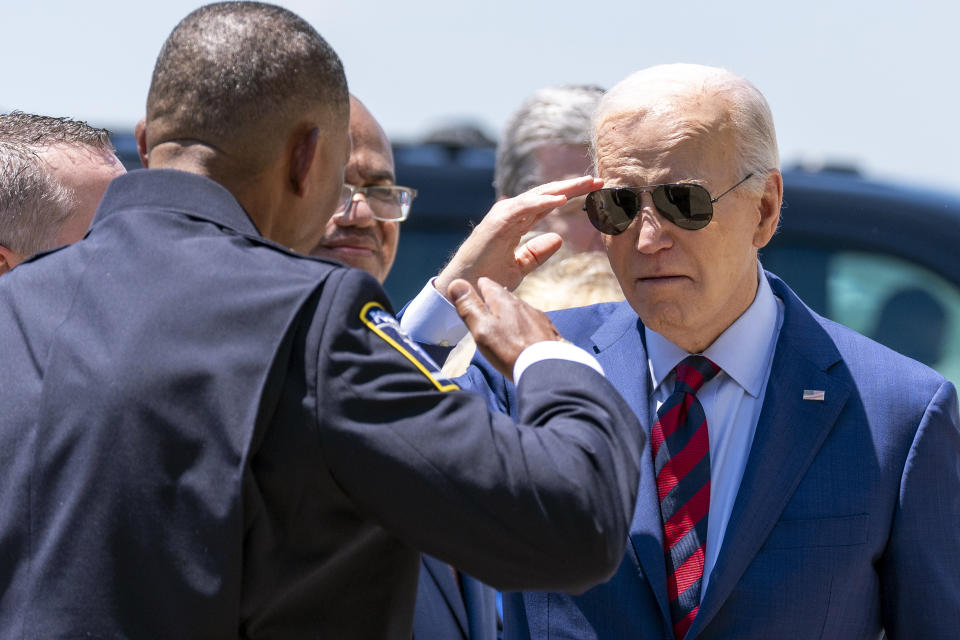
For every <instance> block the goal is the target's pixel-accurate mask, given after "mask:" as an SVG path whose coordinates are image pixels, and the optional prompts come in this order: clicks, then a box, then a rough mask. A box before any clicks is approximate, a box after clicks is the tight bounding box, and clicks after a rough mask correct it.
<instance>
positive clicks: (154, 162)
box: [149, 140, 285, 244]
mask: <svg viewBox="0 0 960 640" xmlns="http://www.w3.org/2000/svg"><path fill="white" fill-rule="evenodd" d="M149 158H150V168H151V169H175V170H177V171H186V172H188V173H193V174H196V175H200V176H203V177H205V178H209V179H211V180H213V181H214V182H218V183H219V184H221V185H223V187H225V188H226V189H227V190H228V191H229V192H230V193H231V194H233V197H234V198H236V199H237V202H239V203H240V206H241V207H243V209H244V211H246V212H247V215H249V216H250V219H251V220H253V223H254V224H255V225H256V227H257V230H258V231H259V232H260V233H261V235H263V236H264V237H266V238H270V239H272V240H275V241H277V242H280V243H281V244H285V243H284V241H283V239H282V238H277V237H275V234H274V229H275V227H276V223H275V221H276V220H278V219H279V214H280V209H281V207H278V206H277V203H278V202H279V201H280V200H279V198H278V194H276V193H275V189H274V188H272V185H274V184H277V182H276V181H275V180H270V177H271V172H270V171H268V170H264V169H261V170H257V168H255V167H251V166H245V165H243V164H242V163H239V162H237V161H236V160H234V159H232V158H230V157H229V156H228V155H227V154H226V153H224V152H223V151H221V150H220V149H217V148H216V147H214V146H212V145H210V144H207V143H204V142H200V141H196V140H174V141H168V142H164V143H162V144H159V145H157V146H156V147H154V148H153V149H151V150H150V156H149Z"/></svg>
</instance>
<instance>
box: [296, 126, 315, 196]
mask: <svg viewBox="0 0 960 640" xmlns="http://www.w3.org/2000/svg"><path fill="white" fill-rule="evenodd" d="M319 140H320V129H319V128H318V127H314V128H313V129H311V130H310V131H307V132H306V133H303V134H300V135H299V136H298V137H297V139H296V140H294V142H293V148H292V150H291V151H290V184H291V186H292V187H293V191H294V193H296V194H297V195H298V196H302V195H303V194H304V193H305V192H306V188H307V175H308V174H309V173H310V168H311V167H312V166H313V161H314V159H315V158H316V154H317V143H318V142H319Z"/></svg>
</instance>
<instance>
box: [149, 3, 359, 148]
mask: <svg viewBox="0 0 960 640" xmlns="http://www.w3.org/2000/svg"><path fill="white" fill-rule="evenodd" d="M316 109H326V110H329V111H330V114H331V115H332V116H334V117H339V118H342V119H343V121H344V122H345V121H346V118H347V114H348V94H347V81H346V77H345V75H344V73H343V66H342V64H341V62H340V58H339V57H338V56H337V54H336V52H335V51H334V50H333V49H332V48H331V47H330V46H329V45H328V44H327V42H326V41H325V40H324V39H323V38H322V37H321V36H320V34H318V33H317V32H316V30H315V29H314V28H313V27H311V26H310V25H309V24H308V23H307V22H305V21H304V20H303V19H302V18H300V17H299V16H297V15H296V14H294V13H292V12H290V11H288V10H287V9H283V8H281V7H277V6H273V5H269V4H263V3H259V2H221V3H214V4H209V5H206V6H204V7H201V8H199V9H197V10H196V11H194V12H192V13H191V14H189V15H188V16H187V17H186V18H184V19H183V20H182V21H181V22H180V23H179V24H178V25H177V26H176V27H175V28H174V30H173V31H172V32H171V34H170V36H169V38H167V41H166V42H165V43H164V45H163V48H162V49H161V51H160V55H159V56H158V58H157V62H156V65H155V67H154V71H153V78H152V81H151V84H150V91H149V94H148V97H147V147H148V150H149V149H152V148H154V147H156V146H157V145H158V144H162V143H164V142H168V141H181V142H184V141H185V142H188V143H192V142H200V143H203V144H206V145H208V146H210V147H212V148H214V149H216V150H217V151H219V152H222V153H226V154H228V155H232V156H233V157H234V159H235V161H237V162H240V163H242V164H243V163H246V164H249V163H253V164H257V163H258V162H259V161H260V159H261V156H262V155H263V154H265V153H269V149H270V146H271V145H270V142H271V141H275V140H276V138H277V132H285V131H286V130H287V129H288V127H289V126H290V125H291V123H292V122H294V121H295V120H296V118H297V117H299V116H300V115H301V114H303V113H306V112H308V111H312V110H316ZM276 142H279V140H276Z"/></svg>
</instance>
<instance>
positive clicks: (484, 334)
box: [447, 278, 563, 380]
mask: <svg viewBox="0 0 960 640" xmlns="http://www.w3.org/2000/svg"><path fill="white" fill-rule="evenodd" d="M478 290H479V294H478ZM447 297H448V298H449V299H450V300H451V301H452V302H453V304H454V306H456V308H457V313H459V314H460V317H461V318H462V319H463V322H464V324H466V325H467V328H468V329H469V330H470V333H471V334H473V338H474V340H475V341H476V343H477V349H479V350H480V353H482V354H483V356H484V357H485V358H486V359H487V360H488V361H489V362H490V364H492V365H493V366H494V367H496V369H497V371H499V372H500V373H502V374H503V375H504V376H505V377H506V378H507V379H508V380H513V365H514V363H515V362H516V361H517V358H518V357H519V356H520V352H521V351H523V350H524V349H526V348H527V347H528V346H530V345H531V344H533V343H535V342H542V341H544V340H562V339H563V338H561V336H560V334H559V333H558V332H557V330H556V328H555V327H554V326H553V323H552V322H550V318H548V317H547V314H545V313H544V312H542V311H540V310H539V309H534V308H533V307H531V306H530V305H528V304H527V303H526V302H524V301H523V300H521V299H520V298H518V297H516V296H515V295H513V294H512V293H510V292H509V291H507V290H506V289H505V288H504V287H503V286H501V285H499V284H497V283H496V282H494V281H493V280H490V279H489V278H480V279H479V280H478V281H477V289H474V288H473V286H471V285H470V283H469V282H467V281H466V280H460V279H458V280H454V281H453V282H452V283H451V284H450V287H449V288H448V289H447Z"/></svg>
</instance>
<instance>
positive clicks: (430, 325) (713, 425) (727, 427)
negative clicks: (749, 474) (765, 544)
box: [401, 263, 783, 598]
mask: <svg viewBox="0 0 960 640" xmlns="http://www.w3.org/2000/svg"><path fill="white" fill-rule="evenodd" d="M757 282H758V286H757V294H756V296H755V297H754V300H753V303H752V304H751V305H750V306H749V307H748V308H747V310H746V311H745V312H744V313H743V315H741V316H740V317H739V318H738V319H737V320H736V321H735V322H734V323H733V324H732V325H730V326H729V327H728V328H727V330H726V331H724V332H723V333H722V334H720V337H718V338H717V339H716V340H715V341H714V342H713V344H711V345H710V346H709V347H707V349H706V350H705V351H704V352H703V355H704V356H706V357H707V358H709V359H710V360H712V361H713V362H714V363H715V364H716V365H717V366H719V367H720V369H721V371H720V373H718V374H717V375H716V376H715V377H714V378H713V379H711V380H710V381H709V382H707V383H706V384H704V385H703V387H702V388H701V389H700V391H699V392H698V393H697V398H698V399H699V400H700V404H701V405H703V411H704V414H705V415H706V416H707V433H708V434H709V439H710V515H709V520H708V523H707V548H706V554H705V558H704V568H703V582H702V585H703V586H702V588H701V589H700V597H701V598H703V595H704V593H706V591H707V588H706V587H707V585H708V584H709V580H710V573H711V572H712V571H713V567H714V565H715V564H716V562H717V556H718V555H719V553H720V546H721V545H722V544H723V534H724V532H725V531H726V528H727V522H728V521H729V520H730V513H731V512H732V511H733V503H734V501H735V500H736V497H737V492H738V491H739V489H740V480H741V479H742V478H743V470H744V468H745V467H746V464H747V457H748V456H749V455H750V447H751V445H752V443H753V434H754V432H755V431H756V428H757V421H758V419H759V418H760V410H761V408H762V406H763V397H764V393H765V392H766V388H767V381H768V379H769V378H770V369H771V367H772V365H773V353H774V350H775V348H776V344H777V337H778V336H779V335H780V327H781V326H782V325H783V301H781V300H779V299H778V298H777V297H776V296H774V295H773V291H771V289H770V283H768V282H767V279H766V277H764V275H763V270H762V269H761V268H760V265H759V263H758V265H757ZM401 326H402V327H403V329H404V331H405V332H406V333H407V334H409V335H410V336H411V337H413V338H414V339H415V340H418V341H420V342H426V343H430V344H440V345H454V344H456V343H457V342H458V341H459V340H460V339H461V338H462V337H463V336H465V335H466V334H467V329H466V327H465V326H464V325H463V322H461V321H460V317H459V316H458V315H457V312H456V309H455V308H454V307H453V305H452V304H450V302H448V301H447V300H446V299H445V298H444V297H443V296H441V295H440V293H439V292H438V291H437V290H436V289H435V288H434V287H433V285H432V284H428V285H427V286H426V287H424V288H423V290H422V291H421V292H420V294H419V295H418V296H417V297H416V298H415V299H414V300H413V301H412V302H411V303H410V304H409V305H408V306H407V309H406V311H405V312H404V315H403V319H402V320H401ZM644 331H645V335H644V337H645V339H646V345H647V371H648V372H649V375H650V380H651V384H650V388H651V389H652V390H653V391H652V393H651V396H650V399H649V400H650V402H649V410H650V415H649V416H648V418H649V421H650V422H649V423H650V424H651V425H652V424H653V423H654V422H656V421H657V409H658V408H659V407H660V405H661V404H663V403H664V401H666V399H667V397H668V396H669V395H670V394H671V393H672V392H673V382H674V375H673V369H674V367H676V366H677V365H678V364H679V363H680V361H681V360H683V359H684V358H686V357H687V356H688V355H690V354H689V353H687V352H686V351H684V350H683V349H681V348H680V347H678V346H676V345H675V344H673V343H672V342H670V341H669V340H667V339H666V338H664V337H663V336H661V335H660V334H658V333H657V332H655V331H652V330H650V329H647V328H644ZM540 344H547V345H548V347H546V349H547V352H548V353H549V349H550V347H549V345H551V344H552V345H559V344H564V343H556V342H554V343H540ZM568 346H569V345H568ZM538 349H543V347H538ZM584 353H585V352H584ZM587 355H589V354H587ZM518 362H519V361H518ZM598 366H599V365H598ZM514 379H515V380H517V379H518V377H517V376H515V377H514Z"/></svg>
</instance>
